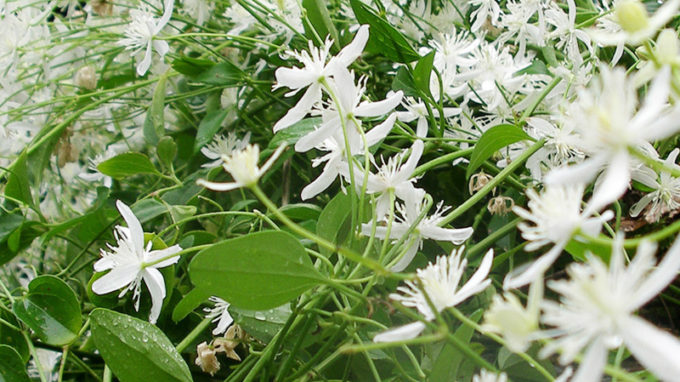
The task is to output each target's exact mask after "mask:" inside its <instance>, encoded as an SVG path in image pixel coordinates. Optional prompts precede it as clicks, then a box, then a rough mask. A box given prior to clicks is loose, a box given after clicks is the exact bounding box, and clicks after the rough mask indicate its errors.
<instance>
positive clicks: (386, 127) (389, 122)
mask: <svg viewBox="0 0 680 382" xmlns="http://www.w3.org/2000/svg"><path fill="white" fill-rule="evenodd" d="M396 120H397V116H396V115H395V114H390V116H389V117H387V119H386V120H385V121H384V122H383V123H381V124H379V125H378V126H375V127H373V128H372V129H371V131H369V132H368V133H366V143H367V144H368V146H369V147H371V146H373V145H374V144H376V143H378V142H379V141H380V140H382V139H383V138H385V137H386V136H387V134H389V132H390V131H391V130H392V126H394V122H395V121H396Z"/></svg>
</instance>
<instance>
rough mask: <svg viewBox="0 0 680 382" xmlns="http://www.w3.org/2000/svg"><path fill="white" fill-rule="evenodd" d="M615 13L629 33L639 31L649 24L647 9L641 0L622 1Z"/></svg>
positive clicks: (622, 26) (620, 23)
mask: <svg viewBox="0 0 680 382" xmlns="http://www.w3.org/2000/svg"><path fill="white" fill-rule="evenodd" d="M614 14H615V15H616V19H617V21H618V22H619V25H621V28H623V30H624V31H626V32H628V33H635V32H639V31H641V30H643V29H645V28H647V26H648V25H649V16H648V15H647V10H646V9H645V6H644V5H643V4H642V3H641V2H640V1H639V0H623V1H620V2H619V3H618V4H617V5H616V9H615V10H614Z"/></svg>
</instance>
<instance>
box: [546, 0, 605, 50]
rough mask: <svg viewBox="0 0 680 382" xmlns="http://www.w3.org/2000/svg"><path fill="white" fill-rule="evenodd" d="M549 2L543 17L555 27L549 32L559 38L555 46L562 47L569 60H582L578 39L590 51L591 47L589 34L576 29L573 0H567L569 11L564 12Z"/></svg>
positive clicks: (551, 35) (552, 36) (553, 36)
mask: <svg viewBox="0 0 680 382" xmlns="http://www.w3.org/2000/svg"><path fill="white" fill-rule="evenodd" d="M551 4H552V7H550V9H548V10H547V11H545V18H546V21H547V22H548V24H551V25H553V26H554V27H555V30H553V31H552V32H551V33H550V37H551V38H555V37H556V38H558V39H559V41H558V43H557V44H556V45H555V47H556V48H558V49H564V50H565V53H566V54H567V57H568V58H569V60H570V61H572V62H575V63H581V62H583V59H582V58H581V52H580V51H579V48H578V41H579V40H580V41H581V42H582V43H583V44H584V45H585V46H586V48H588V50H589V51H590V52H591V53H592V51H593V47H592V46H591V43H590V36H588V34H587V33H586V32H585V31H582V30H580V29H576V4H574V0H567V4H568V5H569V13H564V11H563V10H562V9H561V8H560V7H559V6H557V5H556V4H554V3H551Z"/></svg>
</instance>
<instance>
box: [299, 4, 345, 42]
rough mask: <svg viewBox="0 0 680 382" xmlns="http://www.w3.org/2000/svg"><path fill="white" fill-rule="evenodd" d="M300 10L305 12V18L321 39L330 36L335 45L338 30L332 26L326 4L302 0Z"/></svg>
mask: <svg viewBox="0 0 680 382" xmlns="http://www.w3.org/2000/svg"><path fill="white" fill-rule="evenodd" d="M302 8H304V9H305V11H306V12H307V18H309V21H310V22H311V23H312V26H313V27H314V30H316V33H317V34H318V35H319V36H320V37H321V38H322V39H323V38H325V37H326V36H328V35H329V34H330V35H331V37H332V38H333V41H334V42H335V43H336V44H337V41H338V30H337V29H335V25H333V21H332V20H331V16H330V14H329V13H328V8H327V6H326V2H324V1H321V0H302Z"/></svg>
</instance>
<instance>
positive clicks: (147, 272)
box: [92, 200, 182, 323]
mask: <svg viewBox="0 0 680 382" xmlns="http://www.w3.org/2000/svg"><path fill="white" fill-rule="evenodd" d="M116 207H117V208H118V211H119V212H120V214H121V216H122V217H123V219H124V220H125V222H126V223H127V225H128V226H127V227H121V226H116V228H115V230H114V235H115V237H116V241H117V242H118V243H117V246H115V247H114V246H111V245H110V244H107V245H108V247H109V249H110V251H106V250H104V249H102V250H101V255H102V258H101V259H99V260H98V261H97V262H96V263H94V270H95V271H97V272H103V271H106V270H111V271H110V272H109V273H107V274H106V275H104V276H102V277H101V278H99V279H97V280H96V281H95V282H94V283H93V284H92V291H93V292H94V293H96V294H106V293H110V292H113V291H114V290H117V289H121V288H124V289H123V290H122V291H121V293H120V295H119V296H118V297H122V296H123V295H124V294H125V293H127V291H129V290H132V291H133V295H132V298H133V300H135V310H139V297H140V286H141V283H142V280H144V283H145V284H146V287H147V288H148V289H149V293H150V294H151V312H150V313H149V321H151V323H156V320H157V319H158V315H159V314H160V312H161V306H162V305H163V299H164V298H165V282H164V281H163V275H162V274H161V273H160V272H159V271H158V268H164V267H167V266H169V265H172V264H175V263H176V262H177V261H178V260H179V256H172V255H173V254H175V253H177V252H179V251H181V250H182V248H181V247H180V246H179V245H173V246H172V247H169V248H165V249H160V250H155V251H152V250H151V245H152V243H151V242H148V243H147V245H146V246H144V231H143V230H142V225H141V224H140V223H139V220H138V219H137V217H136V216H135V214H134V213H133V212H132V210H131V209H130V207H128V206H127V205H125V203H123V202H121V201H120V200H118V201H116Z"/></svg>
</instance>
